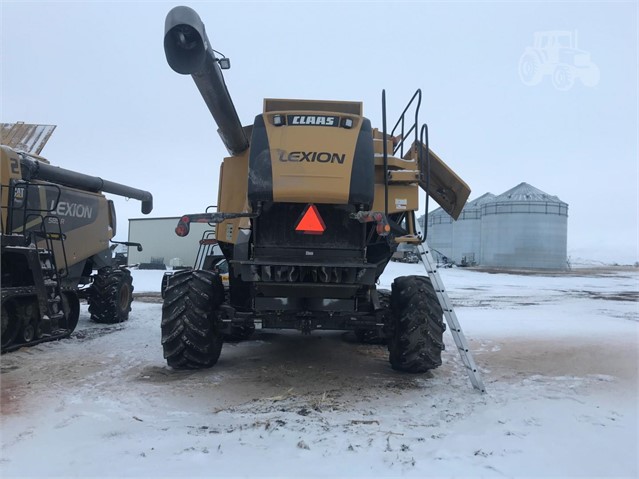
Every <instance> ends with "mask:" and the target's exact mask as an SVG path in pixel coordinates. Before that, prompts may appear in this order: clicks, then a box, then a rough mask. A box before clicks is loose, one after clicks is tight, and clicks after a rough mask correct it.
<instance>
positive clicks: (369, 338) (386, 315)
mask: <svg viewBox="0 0 639 479" xmlns="http://www.w3.org/2000/svg"><path fill="white" fill-rule="evenodd" d="M377 295H378V298H379V304H380V310H379V311H376V313H378V316H379V317H380V318H382V321H383V322H384V323H385V324H386V322H387V320H388V319H390V298H391V292H390V291H389V290H387V289H378V290H377ZM385 330H386V327H384V329H380V328H373V329H356V330H355V337H356V338H357V341H358V342H360V343H362V344H386V343H387V342H388V335H387V334H386V332H385Z"/></svg>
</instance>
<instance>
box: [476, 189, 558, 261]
mask: <svg viewBox="0 0 639 479" xmlns="http://www.w3.org/2000/svg"><path fill="white" fill-rule="evenodd" d="M567 231H568V205H567V204H566V203H564V202H563V201H561V200H560V199H559V198H557V197H556V196H551V195H549V194H547V193H544V192H543V191H541V190H538V189H537V188H535V187H533V186H531V185H529V184H527V183H521V184H519V185H517V186H515V187H514V188H512V189H510V190H508V191H506V192H505V193H502V194H501V195H499V196H496V197H495V198H494V199H493V200H492V201H489V202H486V203H484V204H483V205H481V255H480V264H481V265H482V266H489V267H498V268H531V269H566V268H567V236H568V234H567Z"/></svg>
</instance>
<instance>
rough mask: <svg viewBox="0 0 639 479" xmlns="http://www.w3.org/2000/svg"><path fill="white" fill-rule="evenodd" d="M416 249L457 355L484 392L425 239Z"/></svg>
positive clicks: (471, 380)
mask: <svg viewBox="0 0 639 479" xmlns="http://www.w3.org/2000/svg"><path fill="white" fill-rule="evenodd" d="M417 249H418V251H419V253H420V255H419V257H420V258H421V261H422V264H423V265H424V268H426V272H427V273H428V277H429V278H430V279H431V282H432V283H433V287H434V288H435V293H436V294H437V299H438V300H439V304H440V305H441V307H442V310H443V311H444V317H445V318H446V322H447V323H448V328H449V329H450V332H451V334H452V335H453V339H454V340H455V344H456V345H457V349H458V350H459V355H460V356H461V359H462V363H463V364H464V366H465V367H466V371H467V373H468V377H469V378H470V382H471V384H472V385H473V387H474V388H475V389H477V390H478V391H480V392H482V393H484V392H486V388H485V387H484V382H483V381H482V379H481V375H480V374H479V370H478V369H477V365H476V364H475V360H474V359H473V355H472V353H471V352H470V348H469V346H468V342H467V341H466V336H464V332H463V331H462V329H461V325H460V324H459V321H458V320H457V314H455V310H454V309H453V303H452V302H451V301H450V298H449V297H448V293H447V292H446V289H445V288H444V283H442V279H441V277H440V276H439V272H438V271H437V267H436V266H435V265H436V263H435V262H434V260H433V256H432V255H431V253H430V248H428V244H427V243H426V240H424V241H423V243H421V244H420V245H418V247H417Z"/></svg>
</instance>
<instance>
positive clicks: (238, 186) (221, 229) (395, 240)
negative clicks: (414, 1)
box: [162, 7, 484, 390]
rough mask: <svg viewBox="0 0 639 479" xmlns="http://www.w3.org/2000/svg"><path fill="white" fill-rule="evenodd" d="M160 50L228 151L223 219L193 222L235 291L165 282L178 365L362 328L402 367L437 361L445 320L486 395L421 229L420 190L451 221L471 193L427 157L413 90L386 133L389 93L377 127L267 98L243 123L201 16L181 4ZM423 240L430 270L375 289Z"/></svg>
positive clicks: (352, 107) (207, 274) (209, 274)
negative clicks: (278, 334)
mask: <svg viewBox="0 0 639 479" xmlns="http://www.w3.org/2000/svg"><path fill="white" fill-rule="evenodd" d="M164 50H165V53H166V58H167V61H168V63H169V65H170V66H171V68H172V69H173V70H175V71H176V72H178V73H181V74H188V75H191V76H192V78H193V80H194V81H195V84H196V85H197V88H198V89H199V91H200V93H201V95H202V97H203V99H204V101H205V103H206V105H207V106H208V108H209V110H210V112H211V114H212V115H213V118H214V119H215V121H216V123H217V125H218V128H219V130H218V131H219V134H220V137H221V139H222V141H223V143H224V145H225V146H226V148H227V150H228V152H229V154H230V156H229V157H227V158H224V160H223V161H222V165H221V169H220V182H219V190H218V199H217V211H210V212H207V213H199V214H191V215H185V216H183V217H182V218H181V219H180V221H179V224H178V226H177V228H176V232H177V234H178V235H180V236H185V235H187V234H188V233H189V225H190V223H192V222H202V223H209V224H211V225H215V226H216V239H217V242H218V244H219V246H220V248H221V251H222V253H223V254H224V257H225V258H226V260H227V261H228V265H229V282H230V284H229V291H228V294H225V289H224V287H223V285H222V281H221V280H220V276H219V274H217V273H216V272H214V271H213V270H207V269H192V270H185V271H181V272H177V273H175V274H174V275H172V276H171V277H170V278H168V280H167V282H168V284H167V286H166V290H165V294H164V295H165V299H164V304H163V309H162V346H163V350H164V357H165V358H166V360H167V363H168V364H169V366H172V367H173V368H207V367H211V366H213V365H214V364H215V363H216V362H217V360H218V358H219V356H220V352H221V349H222V343H223V341H224V339H225V338H226V337H232V338H235V339H237V338H247V337H248V336H249V335H250V334H251V333H252V332H253V330H254V328H255V322H256V321H259V322H261V326H262V327H263V328H280V329H298V330H300V331H301V332H302V333H305V334H309V333H311V332H312V331H313V330H316V329H321V330H352V331H354V332H355V333H356V335H357V336H358V337H359V338H360V339H362V340H367V339H368V340H369V339H371V338H373V337H375V338H383V339H384V340H386V341H387V344H388V349H389V352H390V364H391V366H392V368H393V369H396V370H398V371H405V372H411V373H422V372H425V371H427V370H430V369H433V368H436V367H438V366H440V365H441V353H442V350H443V349H444V341H443V333H444V330H445V329H446V327H445V324H444V321H443V316H445V317H446V319H447V321H448V324H449V326H450V327H451V328H450V329H451V331H452V333H453V337H454V339H455V342H456V344H457V346H458V347H459V350H460V353H461V355H462V359H463V361H464V364H465V365H466V367H467V368H468V371H469V375H470V377H471V381H472V383H473V385H474V386H475V387H476V388H477V389H480V390H483V388H484V387H483V383H482V381H481V378H480V377H479V373H478V372H477V369H476V367H475V363H474V361H473V358H472V356H471V354H470V352H469V350H468V345H467V343H466V340H465V338H464V336H463V333H462V331H461V328H460V326H459V323H458V322H457V318H456V316H455V314H454V311H453V309H452V306H450V301H449V299H448V295H447V294H446V292H445V291H444V288H443V285H442V283H441V280H440V278H439V275H438V273H437V270H436V269H434V268H433V267H432V266H431V265H432V264H433V263H432V257H431V256H430V252H429V251H428V249H427V248H425V247H424V244H425V243H424V239H423V238H422V237H421V236H420V235H418V232H417V231H416V220H415V212H416V211H417V210H418V208H419V201H418V196H419V188H420V187H421V188H422V189H424V190H425V191H426V193H427V194H429V195H431V196H432V197H433V198H434V199H435V200H436V201H437V202H438V203H439V204H440V205H441V206H442V208H444V209H445V210H446V211H447V212H448V213H449V214H450V215H451V216H452V217H453V218H457V217H458V215H459V214H460V212H461V210H462V208H463V206H464V204H465V202H466V200H467V198H468V195H469V194H470V189H469V188H468V186H467V185H466V183H464V182H463V181H462V180H461V179H460V178H459V177H458V176H457V175H456V174H455V173H454V172H453V171H452V170H450V169H449V168H448V167H447V166H446V165H445V164H444V162H443V161H441V160H440V159H439V158H438V157H437V155H435V154H434V153H433V152H432V151H430V150H429V149H428V130H427V128H426V126H425V125H423V126H421V127H420V124H419V119H418V114H419V107H420V103H421V91H417V92H416V93H415V94H414V95H413V97H412V99H411V101H410V102H409V104H408V105H407V107H406V108H405V109H404V111H403V113H402V115H401V117H400V118H399V120H398V121H397V122H396V123H395V126H394V127H393V128H392V129H391V131H390V132H387V128H386V100H385V94H384V93H382V112H383V115H382V119H383V126H382V129H381V130H378V129H374V128H372V127H371V123H370V121H369V120H368V119H367V118H365V117H364V116H362V104H361V103H359V102H348V101H314V100H290V99H289V100H286V99H265V100H264V110H263V112H262V113H260V114H258V115H257V116H256V117H255V120H254V122H253V124H252V125H250V126H246V127H243V126H242V124H241V123H240V120H239V118H238V115H237V113H236V111H235V107H234V105H233V102H232V100H231V97H230V95H229V93H228V90H227V88H226V84H225V82H224V79H223V76H222V69H227V68H229V66H230V63H229V60H228V59H227V58H218V57H216V56H215V52H214V50H213V49H212V47H211V43H210V41H209V39H208V38H207V35H206V32H205V29H204V25H203V23H202V21H201V20H200V17H199V16H198V14H197V13H196V12H195V11H193V10H192V9H190V8H188V7H176V8H174V9H173V10H171V11H170V12H169V14H168V16H167V18H166V24H165V36H164ZM402 243H408V244H413V245H417V246H418V247H419V250H420V254H421V260H422V261H423V262H424V265H425V267H426V269H427V271H428V276H403V277H399V278H396V279H395V281H394V282H393V285H392V291H386V290H378V289H377V288H376V282H377V280H378V279H379V277H380V275H381V274H382V272H383V271H384V268H385V267H386V265H387V264H388V262H389V260H390V259H391V257H392V255H393V253H394V252H395V251H396V250H397V247H398V245H399V244H402Z"/></svg>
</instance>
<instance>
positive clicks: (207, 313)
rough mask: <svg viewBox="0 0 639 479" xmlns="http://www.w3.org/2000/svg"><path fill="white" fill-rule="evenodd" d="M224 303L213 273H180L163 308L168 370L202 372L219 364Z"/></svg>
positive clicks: (172, 281)
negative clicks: (220, 308) (220, 317)
mask: <svg viewBox="0 0 639 479" xmlns="http://www.w3.org/2000/svg"><path fill="white" fill-rule="evenodd" d="M223 301H224V286H223V285H222V280H221V279H220V277H219V276H218V275H217V274H215V273H213V272H211V271H202V270H196V271H190V270H187V271H180V272H178V273H175V274H174V275H173V276H172V277H171V278H170V279H169V282H168V285H167V287H166V291H165V297H164V304H163V305H162V348H163V350H164V358H165V359H166V362H167V364H168V365H169V366H171V367H172V368H174V369H203V368H210V367H211V366H213V365H214V364H215V363H216V362H217V360H218V358H219V357H220V352H221V351H222V342H223V337H222V324H221V321H220V319H219V315H218V311H219V307H220V305H221V304H222V302H223Z"/></svg>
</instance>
